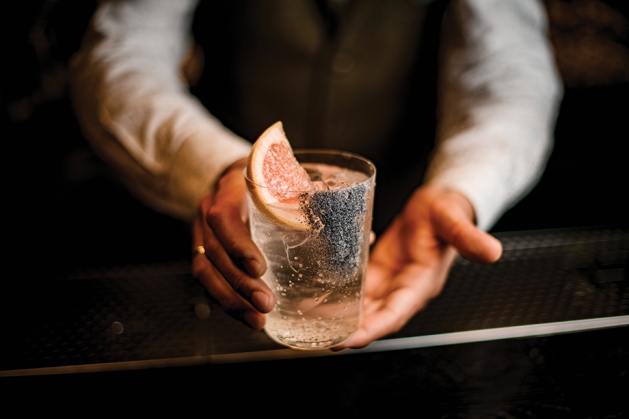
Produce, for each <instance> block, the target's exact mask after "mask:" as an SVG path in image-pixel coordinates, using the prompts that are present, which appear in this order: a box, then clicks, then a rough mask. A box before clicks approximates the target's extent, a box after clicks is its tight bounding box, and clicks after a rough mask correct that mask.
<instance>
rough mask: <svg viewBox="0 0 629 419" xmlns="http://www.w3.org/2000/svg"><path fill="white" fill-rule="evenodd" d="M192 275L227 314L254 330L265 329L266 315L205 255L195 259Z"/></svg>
mask: <svg viewBox="0 0 629 419" xmlns="http://www.w3.org/2000/svg"><path fill="white" fill-rule="evenodd" d="M192 273H193V275H194V277H195V278H197V279H198V280H199V282H200V283H201V284H202V285H203V286H204V287H205V288H206V289H207V291H208V293H209V294H210V295H211V296H212V297H213V298H214V299H216V301H217V302H218V303H219V304H220V306H221V307H222V308H223V310H225V312H226V313H228V314H229V315H230V316H232V317H234V318H236V319H238V320H240V321H241V322H243V323H245V324H246V325H247V326H249V327H251V328H252V329H255V330H260V329H262V328H263V327H264V323H265V316H264V314H262V313H260V312H259V311H258V310H257V309H256V308H255V307H254V306H253V305H252V304H251V303H250V302H249V301H247V300H246V299H245V298H244V297H243V296H241V295H240V294H238V293H237V292H236V291H235V290H234V289H233V288H232V286H231V284H229V283H228V282H227V281H226V280H225V279H224V278H223V276H222V275H221V274H220V273H219V272H218V270H217V269H216V267H215V266H214V265H213V264H212V262H211V261H210V260H208V259H207V258H206V257H205V255H203V254H199V255H197V256H195V257H194V259H193V261H192Z"/></svg>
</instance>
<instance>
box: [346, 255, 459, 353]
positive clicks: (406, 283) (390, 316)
mask: <svg viewBox="0 0 629 419" xmlns="http://www.w3.org/2000/svg"><path fill="white" fill-rule="evenodd" d="M455 256H456V253H455V252H454V249H452V248H449V249H448V250H446V253H445V255H444V257H443V259H442V261H441V262H440V263H439V264H438V265H436V266H435V267H434V268H433V269H426V268H425V267H423V266H419V265H408V266H406V267H405V268H404V269H403V270H402V271H401V272H399V273H398V274H397V275H395V278H391V276H390V275H391V274H392V272H391V271H387V269H386V268H384V267H383V268H378V267H374V266H370V271H369V272H370V275H371V276H370V277H368V278H367V281H368V282H371V283H388V284H395V285H394V286H392V287H389V288H388V289H386V291H385V290H384V289H382V290H381V291H385V294H384V295H377V294H375V295H374V294H367V293H366V296H365V297H366V300H365V311H364V314H363V320H362V324H361V327H360V329H359V330H358V331H357V332H356V333H355V334H354V335H353V336H352V337H351V338H349V339H348V340H347V341H345V342H343V343H342V344H341V345H339V346H337V347H335V349H343V348H362V347H365V346H367V345H369V344H370V343H371V342H373V341H374V340H377V339H380V338H382V337H384V336H387V335H389V334H391V333H394V332H397V331H399V330H400V329H401V328H402V327H403V326H404V325H405V324H406V323H407V322H408V321H409V320H410V319H411V318H412V317H413V316H414V315H415V314H416V313H417V312H418V311H420V310H422V309H423V308H424V307H425V306H426V305H427V304H428V302H429V301H430V300H432V299H433V298H435V297H436V296H437V295H438V294H439V293H440V292H441V290H442V288H443V286H444V284H445V282H446V278H447V274H448V271H449V268H450V266H451V265H452V261H453V260H454V257H455Z"/></svg>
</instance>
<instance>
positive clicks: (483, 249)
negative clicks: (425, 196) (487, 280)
mask: <svg viewBox="0 0 629 419" xmlns="http://www.w3.org/2000/svg"><path fill="white" fill-rule="evenodd" d="M473 214H474V210H473V207H472V204H471V203H470V202H469V200H467V198H465V197H464V196H463V195H462V194H460V193H458V192H456V191H446V192H445V193H444V194H443V196H441V197H439V198H438V200H436V201H435V202H434V206H433V211H432V212H431V218H432V220H433V223H434V226H435V230H436V232H437V234H438V235H439V236H440V237H441V238H442V239H443V240H445V241H446V242H447V243H449V244H451V245H452V246H454V247H455V248H456V249H457V251H458V252H459V254H460V255H461V256H463V257H464V258H466V259H468V260H469V261H471V262H476V263H493V262H496V261H497V260H498V259H500V256H502V244H501V243H500V241H499V240H498V239H496V238H495V237H493V236H492V235H490V234H488V233H485V232H483V231H481V230H479V229H478V228H477V227H476V225H475V224H474V222H473V219H474V215H473Z"/></svg>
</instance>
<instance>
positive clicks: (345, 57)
mask: <svg viewBox="0 0 629 419" xmlns="http://www.w3.org/2000/svg"><path fill="white" fill-rule="evenodd" d="M355 66H356V60H354V57H352V56H351V55H349V54H348V53H346V52H337V53H336V54H334V57H332V71H334V72H335V73H337V74H347V73H350V72H351V71H352V70H353V69H354V67H355Z"/></svg>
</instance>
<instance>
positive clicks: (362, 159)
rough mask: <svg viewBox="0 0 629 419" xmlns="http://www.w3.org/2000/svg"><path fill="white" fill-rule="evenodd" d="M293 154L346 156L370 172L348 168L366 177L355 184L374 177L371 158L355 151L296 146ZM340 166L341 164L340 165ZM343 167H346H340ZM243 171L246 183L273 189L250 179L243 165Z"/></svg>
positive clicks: (297, 191) (368, 180)
mask: <svg viewBox="0 0 629 419" xmlns="http://www.w3.org/2000/svg"><path fill="white" fill-rule="evenodd" d="M293 154H294V155H295V157H296V158H297V160H299V158H298V156H299V155H306V154H311V155H318V154H319V155H328V156H336V157H340V158H346V159H348V160H349V159H353V160H356V161H359V162H361V163H363V164H365V165H366V166H367V167H369V169H370V171H371V172H372V173H365V171H363V170H358V169H350V170H356V171H361V172H363V173H364V174H365V175H366V176H367V179H365V180H363V181H362V182H358V183H357V184H356V185H360V184H363V183H365V182H371V181H373V180H374V179H375V177H376V165H375V164H373V162H372V161H371V160H369V159H368V158H366V157H363V156H361V155H360V154H356V153H352V152H349V151H343V150H335V149H327V148H298V149H295V150H293ZM305 163H321V164H329V163H326V162H317V161H308V162H305ZM334 166H338V165H334ZM340 167H342V166H340ZM342 168H344V169H346V168H347V167H342ZM243 173H244V177H245V181H247V182H248V183H251V184H252V185H255V186H256V187H258V188H264V189H273V188H270V187H269V186H266V185H260V184H259V183H256V182H254V181H253V180H251V179H250V178H249V177H248V176H247V168H246V167H245V169H244V170H243ZM283 192H284V193H294V194H298V193H299V194H301V193H312V192H317V191H303V190H296V191H283Z"/></svg>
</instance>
